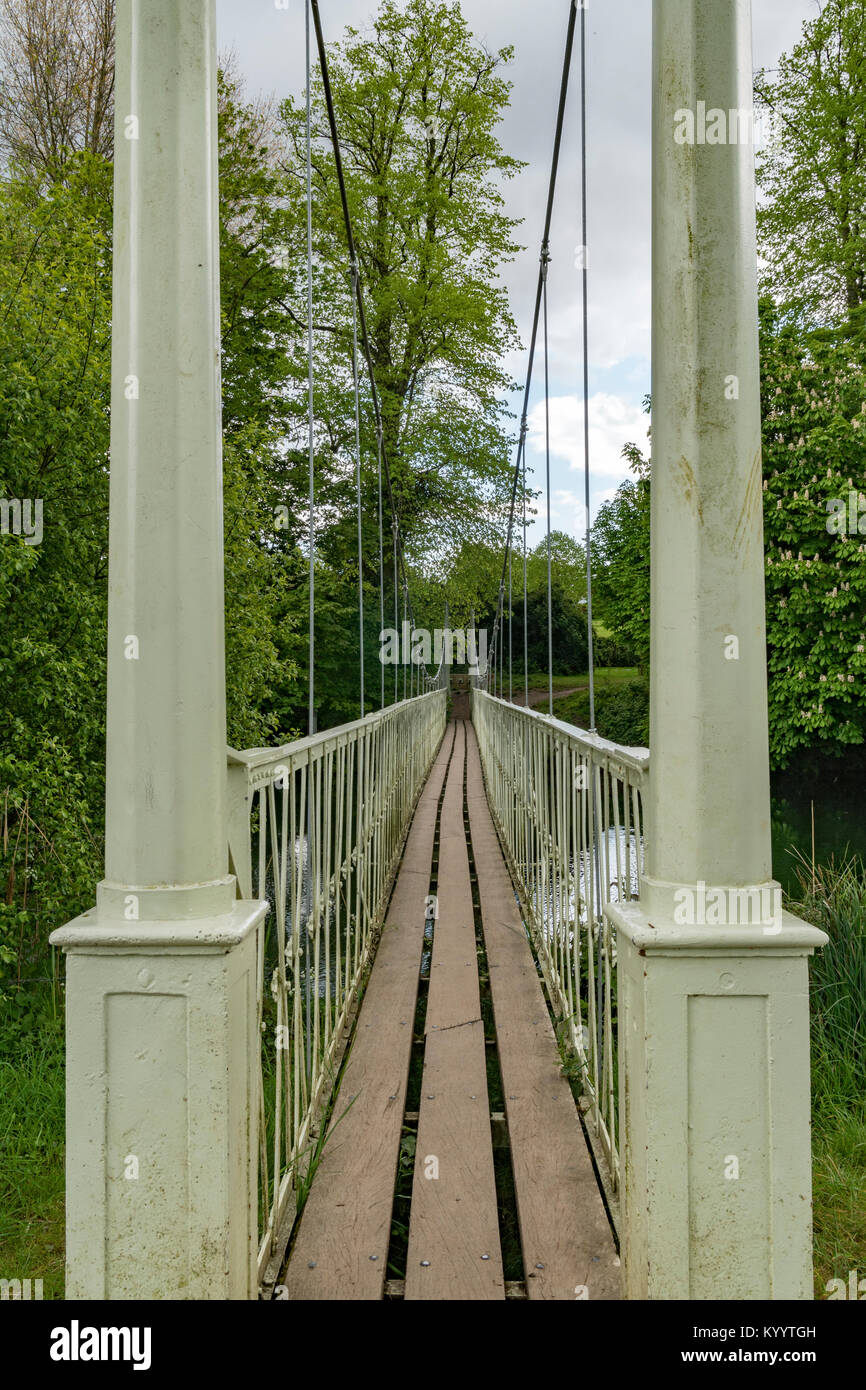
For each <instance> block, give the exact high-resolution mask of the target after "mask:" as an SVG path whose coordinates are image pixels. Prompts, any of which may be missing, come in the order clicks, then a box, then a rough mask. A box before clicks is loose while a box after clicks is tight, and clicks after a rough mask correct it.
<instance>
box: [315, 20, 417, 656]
mask: <svg viewBox="0 0 866 1390" xmlns="http://www.w3.org/2000/svg"><path fill="white" fill-rule="evenodd" d="M311 4H312V10H313V23H314V26H315V30H316V44H317V47H318V53H319V66H320V69H321V73H322V86H323V89H324V95H325V107H326V109H327V113H328V124H329V126H330V131H331V144H332V146H333V151H334V163H335V166H336V171H337V183H338V186H339V191H340V203H341V207H342V211H343V224H344V227H345V231H346V240H347V242H348V247H349V259H350V262H352V263H353V264H355V265H357V266H358V275H357V277H356V283H355V299H356V303H357V312H358V326H359V330H360V340H361V346H362V348H363V352H364V358H365V361H366V365H367V374H368V376H369V379H370V394H371V397H372V403H373V413H374V416H375V425H376V432H377V436H379V435H381V438H382V468H383V471H384V476H385V487H386V491H387V494H388V501H389V504H390V507H391V517H392V524H393V526H394V530H395V534H396V537H397V553H398V560H399V567H400V570H401V572H402V576H403V583H404V585H405V588H406V600H407V603H408V607H409V620H410V622H411V624H412V628H413V630H414V626H415V616H414V612H413V609H412V599H411V594H410V592H409V576H408V570H407V567H406V561H405V556H404V552H403V543H402V536H401V535H400V523H399V518H398V514H397V506H396V500H395V497H394V489H393V482H392V477H391V468H390V464H389V460H388V454H387V450H386V448H385V443H384V427H383V422H382V410H381V406H380V402H379V392H378V390H377V387H376V376H375V372H374V369H373V353H372V349H371V347H370V336H369V333H368V331H367V313H366V308H365V305H364V292H363V286H362V283H361V275H360V260H359V257H358V254H357V250H356V246H355V236H354V232H353V230H352V218H351V214H350V212H349V198H348V193H347V189H346V178H345V172H344V169H343V156H342V152H341V148H340V137H339V132H338V130H337V115H336V110H335V108H334V96H333V91H332V89H331V76H330V68H329V65H328V53H327V49H326V47H325V38H324V34H323V31H322V18H321V13H320V10H319V0H311ZM424 670H425V672H426V670H427V667H426V663H424Z"/></svg>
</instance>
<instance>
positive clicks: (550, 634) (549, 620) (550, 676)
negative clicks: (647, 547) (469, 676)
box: [542, 251, 553, 714]
mask: <svg viewBox="0 0 866 1390" xmlns="http://www.w3.org/2000/svg"><path fill="white" fill-rule="evenodd" d="M549 265H550V252H549V251H544V252H542V274H543V276H544V453H545V459H546V485H547V685H548V705H549V709H548V713H549V714H553V562H552V558H551V554H550V334H549V319H548V306H547V270H548V266H549Z"/></svg>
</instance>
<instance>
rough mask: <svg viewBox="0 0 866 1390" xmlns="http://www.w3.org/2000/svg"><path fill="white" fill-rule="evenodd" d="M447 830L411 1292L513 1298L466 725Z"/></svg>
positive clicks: (444, 821) (448, 793)
mask: <svg viewBox="0 0 866 1390" xmlns="http://www.w3.org/2000/svg"><path fill="white" fill-rule="evenodd" d="M457 729H458V733H457V743H456V745H455V750H454V757H453V758H452V762H451V768H450V771H449V774H448V783H447V786H446V789H445V797H444V800H443V803H442V818H441V822H440V829H439V874H438V889H437V894H438V899H439V916H438V918H437V920H436V925H435V929H434V934H433V956H432V962H431V968H430V993H429V998H428V1003H427V1017H426V1045H425V1054H424V1078H423V1084H422V1088H421V1106H420V1112H419V1118H418V1143H417V1149H416V1158H415V1174H414V1179H413V1185H412V1208H411V1214H410V1218H409V1250H408V1256H407V1269H406V1284H405V1297H406V1299H407V1300H416V1299H436V1300H459V1301H466V1300H482V1299H503V1298H504V1297H505V1282H504V1278H503V1273H502V1257H501V1253H500V1247H499V1222H498V1217H497V1209H496V1183H495V1178H494V1170H493V1146H492V1141H491V1133H490V1113H489V1112H490V1107H489V1104H488V1098H487V1073H486V1060H485V1048H484V1031H483V1025H482V1023H481V1001H480V994H479V984H478V957H477V952H476V943H475V919H474V913H473V908H472V887H471V883H470V879H469V856H468V852H467V848H466V835H465V830H464V824H463V763H464V755H465V744H466V730H465V726H464V725H463V724H458V726H457Z"/></svg>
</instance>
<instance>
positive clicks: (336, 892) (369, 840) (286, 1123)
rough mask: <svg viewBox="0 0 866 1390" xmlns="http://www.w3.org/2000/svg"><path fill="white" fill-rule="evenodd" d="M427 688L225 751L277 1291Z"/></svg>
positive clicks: (434, 727)
mask: <svg viewBox="0 0 866 1390" xmlns="http://www.w3.org/2000/svg"><path fill="white" fill-rule="evenodd" d="M446 699H447V696H446V692H445V690H444V689H436V690H433V691H431V692H429V693H427V694H424V695H419V696H417V697H416V698H415V699H412V700H405V701H403V702H401V703H400V704H396V705H392V706H391V707H390V708H387V709H385V710H382V711H380V712H378V713H375V714H370V715H368V716H367V717H366V718H365V719H361V720H358V721H357V722H356V723H354V724H347V725H344V726H342V727H340V728H337V729H329V730H327V731H326V732H324V733H321V734H317V735H315V736H314V737H312V738H304V739H300V740H299V741H298V742H296V743H291V744H287V745H285V746H283V747H281V748H263V749H252V750H248V751H246V752H242V753H237V752H234V751H233V750H229V771H228V780H229V850H230V855H231V861H232V867H233V870H234V872H235V874H236V875H237V879H238V887H239V892H240V894H241V896H242V897H244V898H258V899H262V900H263V899H265V898H267V899H268V900H269V901H270V904H271V912H270V913H269V915H268V918H267V920H266V924H265V927H264V928H263V931H262V936H261V939H260V944H259V960H258V1028H259V1031H260V1033H261V1047H260V1049H259V1051H260V1069H259V1077H260V1086H259V1116H258V1127H259V1235H260V1245H259V1252H258V1272H259V1280H260V1282H261V1283H264V1284H267V1283H269V1282H273V1281H274V1279H275V1278H276V1273H277V1272H278V1268H279V1262H280V1261H281V1259H282V1256H283V1253H284V1251H285V1245H286V1241H287V1239H288V1235H289V1233H290V1230H291V1224H292V1221H293V1219H294V1214H295V1206H296V1196H297V1187H298V1182H299V1180H303V1177H304V1173H305V1171H306V1167H307V1166H308V1164H309V1159H310V1154H311V1152H312V1148H313V1146H314V1143H315V1140H316V1137H317V1136H316V1127H317V1123H318V1120H319V1118H320V1114H321V1109H322V1107H323V1105H324V1104H325V1103H326V1102H327V1100H328V1099H329V1097H330V1094H331V1091H332V1087H333V1082H334V1080H335V1078H336V1073H337V1070H338V1068H339V1062H340V1058H341V1055H342V1050H343V1047H344V1045H345V1041H346V1037H347V1034H348V1029H349V1025H350V1023H351V1019H352V1013H353V1009H354V1006H355V1003H356V1001H357V995H358V989H359V986H360V985H361V983H362V980H363V978H364V973H365V969H366V967H367V964H368V962H369V959H370V955H371V952H372V949H373V947H374V945H375V941H376V933H377V929H378V927H379V926H380V925H381V921H382V917H383V915H384V910H385V906H386V904H387V900H388V895H389V891H390V886H391V883H392V880H393V875H394V872H395V870H396V867H397V863H398V861H399V858H400V854H401V851H402V846H403V841H404V838H405V834H406V831H407V828H408V824H409V820H410V817H411V814H412V811H413V808H414V805H415V802H416V800H417V797H418V794H419V792H420V790H421V788H422V786H423V784H424V780H425V778H426V775H427V772H428V770H429V768H430V765H431V763H432V761H433V758H434V756H435V754H436V751H437V749H438V747H439V744H440V742H441V740H442V736H443V734H444V731H445V718H446Z"/></svg>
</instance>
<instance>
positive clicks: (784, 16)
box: [217, 0, 816, 535]
mask: <svg viewBox="0 0 866 1390" xmlns="http://www.w3.org/2000/svg"><path fill="white" fill-rule="evenodd" d="M569 5H570V0H463V12H464V14H465V15H466V17H467V19H468V21H469V23H470V25H471V26H472V29H473V31H474V33H475V35H476V37H477V38H478V39H479V40H480V41H482V42H483V43H484V44H485V45H486V46H487V47H489V48H491V49H499V48H503V47H506V46H512V47H513V48H514V57H513V60H512V62H511V64H510V68H509V73H508V75H509V77H510V80H511V82H512V83H513V92H512V102H511V107H510V110H509V111H508V112H507V114H506V116H505V119H504V121H503V123H502V128H501V141H502V144H503V146H504V147H505V149H506V150H507V151H508V152H509V153H510V154H512V155H514V156H516V157H517V158H519V159H522V160H525V161H527V168H526V169H525V170H524V171H523V173H522V175H520V176H519V177H518V178H517V179H515V180H513V181H512V182H510V183H509V184H507V185H506V187H505V196H506V199H507V204H508V209H509V212H510V213H511V215H512V216H514V217H520V218H523V219H524V220H523V225H522V227H521V229H520V232H519V234H518V240H519V241H520V242H521V243H522V244H524V245H525V246H526V247H527V249H526V250H525V251H524V252H523V253H522V255H521V257H520V258H519V260H518V261H516V262H515V263H514V264H513V265H511V266H510V267H508V268H507V270H506V272H505V280H506V283H507V286H508V289H509V293H510V296H511V305H512V309H513V312H514V314H515V316H516V318H517V321H518V325H519V327H520V330H521V334H522V336H523V338H524V341H526V340H527V339H528V336H529V330H530V327H531V314H532V307H533V303H534V293H535V279H536V274H537V267H538V248H539V242H540V239H541V231H542V218H543V207H544V200H545V196H546V188H547V179H548V171H549V165H550V153H551V147H552V142H553V130H554V123H555V117H556V102H557V96H558V89H559V76H560V71H561V64H562V49H563V41H564V36H565V29H566V25H567V22H568V11H569ZM376 8H377V0H324V3H323V4H322V5H321V11H322V21H323V25H324V28H325V36H326V38H327V39H331V38H336V37H338V36H339V35H340V33H341V32H342V30H343V28H344V26H345V25H346V24H353V25H355V26H356V27H359V28H362V27H363V26H364V24H365V23H366V22H367V21H368V20H369V18H370V17H371V16H372V15H373V14H374V13H375V11H376ZM752 8H753V26H754V43H755V66H756V67H768V68H772V67H774V66H775V64H776V61H777V59H778V56H779V54H780V53H781V52H783V51H785V50H786V49H789V48H790V47H791V45H792V44H793V43H794V42H795V41H796V39H797V37H798V35H799V33H800V29H801V26H802V23H803V21H804V20H805V19H807V18H809V17H810V16H811V15H813V14H814V13H815V11H816V0H753V3H752ZM217 9H218V13H219V23H220V45H221V49H223V50H225V49H228V48H233V49H234V50H235V52H236V54H237V57H238V60H239V63H240V66H241V70H242V71H243V72H244V74H245V76H246V78H247V82H248V85H249V87H250V89H251V90H252V91H255V90H259V89H260V90H262V91H265V92H274V93H276V94H277V95H278V96H282V95H285V94H287V93H288V92H295V93H300V92H301V91H302V90H303V85H304V0H217ZM651 12H652V5H651V0H597V3H594V4H590V7H589V9H588V35H589V38H588V43H589V98H588V99H589V118H588V124H587V138H588V144H589V161H590V167H589V195H588V206H589V236H588V241H589V266H590V313H589V333H590V392H591V402H590V450H591V470H592V511H593V514H594V513H595V509H596V508H597V506H598V505H599V503H600V502H601V501H603V500H604V499H605V498H606V497H610V496H612V495H613V493H614V492H615V490H616V486H617V484H618V483H619V481H620V480H621V479H622V478H623V477H624V476H626V473H627V470H626V469H625V467H624V465H623V461H622V458H621V450H622V447H623V444H625V443H626V442H628V441H636V442H638V443H640V444H644V443H645V440H646V428H647V417H646V416H645V415H644V414H643V413H642V409H641V401H642V399H643V397H644V395H645V394H646V393H647V392H648V391H649V385H650V366H649V347H650V20H651ZM577 76H578V73H577V67H576V66H575V71H574V74H573V86H572V89H571V105H570V109H569V111H568V113H567V118H566V132H565V140H564V146H563V158H562V163H561V166H560V177H559V182H558V192H557V199H558V201H557V207H556V213H555V217H554V224H553V235H552V238H551V251H552V256H553V263H552V266H551V270H550V277H551V278H550V292H551V310H552V318H551V364H550V370H551V391H552V401H551V445H552V460H551V477H552V489H553V525H554V526H555V527H558V528H560V529H562V530H565V531H569V532H571V533H572V534H574V535H580V534H582V531H583V527H584V524H585V523H584V515H583V512H584V509H583V504H582V497H583V406H582V399H581V397H582V387H581V371H582V368H581V355H580V331H581V324H580V299H579V295H580V272H579V271H578V270H577V268H576V266H575V248H576V246H577V245H578V243H579V242H580V239H581V238H580V231H579V228H580V186H579V168H578V162H577V161H578V155H579V149H580V146H579V139H580V122H579V108H578V106H577V100H578V95H579V94H578V86H577ZM508 366H509V368H510V369H511V371H512V374H513V375H514V377H515V378H516V379H520V378H521V377H522V376H523V373H524V372H525V357H522V358H520V359H519V360H514V361H509V363H508ZM538 366H539V367H540V366H541V363H540V361H539V362H538ZM542 380H543V376H542V373H541V371H540V370H536V373H535V381H536V383H541V381H542ZM536 397H537V392H536ZM529 446H530V447H529V450H528V454H527V457H528V463H529V467H530V469H535V470H536V485H537V486H538V487H541V485H542V481H543V477H544V453H543V449H544V434H543V408H542V406H541V404H540V403H539V402H537V400H536V402H535V404H534V405H533V406H532V407H531V418H530V436H529Z"/></svg>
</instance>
